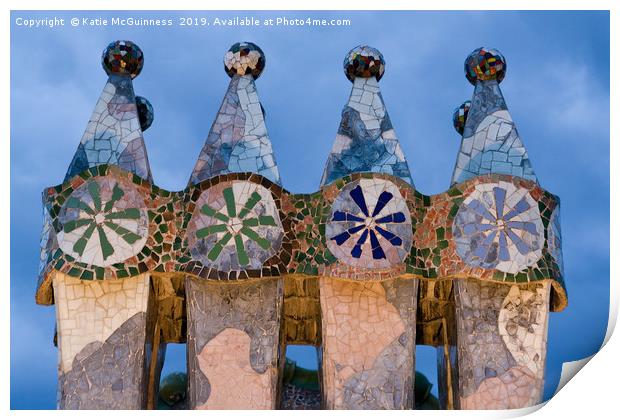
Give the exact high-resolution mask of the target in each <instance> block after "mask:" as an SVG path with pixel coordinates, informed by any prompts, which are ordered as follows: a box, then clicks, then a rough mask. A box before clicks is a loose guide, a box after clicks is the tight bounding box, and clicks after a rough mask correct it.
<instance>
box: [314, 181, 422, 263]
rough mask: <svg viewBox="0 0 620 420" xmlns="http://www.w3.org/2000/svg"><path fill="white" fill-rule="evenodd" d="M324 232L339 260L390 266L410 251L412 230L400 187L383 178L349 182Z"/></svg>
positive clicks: (334, 206)
mask: <svg viewBox="0 0 620 420" xmlns="http://www.w3.org/2000/svg"><path fill="white" fill-rule="evenodd" d="M325 235H326V239H327V247H328V248H329V250H330V251H331V252H332V254H334V256H336V257H337V258H338V259H339V260H340V261H342V262H344V263H346V264H349V265H351V266H354V267H364V268H388V267H391V266H393V265H395V264H399V263H402V262H403V261H404V259H405V257H406V256H407V255H408V254H409V252H410V250H411V242H412V238H413V231H412V227H411V218H410V216H409V210H408V208H407V203H406V202H405V200H404V198H403V197H402V195H401V194H400V192H399V190H398V187H396V185H394V184H393V183H392V182H390V181H387V180H383V179H361V180H359V181H355V182H351V183H350V184H348V185H346V186H345V187H344V188H343V189H342V191H341V192H340V194H339V195H338V197H337V198H336V200H335V201H334V204H333V206H332V217H331V220H330V222H329V223H328V224H327V228H326V232H325Z"/></svg>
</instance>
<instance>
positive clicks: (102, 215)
mask: <svg viewBox="0 0 620 420" xmlns="http://www.w3.org/2000/svg"><path fill="white" fill-rule="evenodd" d="M130 188H131V187H130ZM132 193H133V191H132ZM139 201H140V199H139V196H138V195H137V192H136V193H135V194H131V196H128V195H127V194H126V193H125V191H124V190H123V189H122V188H121V187H120V186H119V184H118V183H116V182H113V185H111V183H110V182H107V181H101V182H99V181H97V180H91V181H89V182H88V183H87V184H85V186H82V187H80V188H79V189H78V190H76V191H75V192H74V194H72V195H71V197H69V198H68V199H67V201H66V203H65V205H64V207H63V211H62V212H61V217H60V222H61V223H62V229H61V231H60V232H59V235H58V236H59V243H60V247H61V248H62V249H63V251H64V252H65V253H68V254H70V255H72V256H74V257H75V258H76V259H78V260H80V261H82V262H86V263H89V264H93V265H99V266H107V265H111V264H114V263H117V262H120V261H124V260H126V259H127V258H129V257H131V256H133V255H135V254H137V253H138V252H139V251H140V249H142V247H143V246H144V243H145V241H146V236H147V235H146V233H147V230H148V229H147V228H148V226H147V224H148V220H147V216H146V214H145V211H144V210H141V208H140V207H141V206H140V207H138V205H139V204H140V203H139Z"/></svg>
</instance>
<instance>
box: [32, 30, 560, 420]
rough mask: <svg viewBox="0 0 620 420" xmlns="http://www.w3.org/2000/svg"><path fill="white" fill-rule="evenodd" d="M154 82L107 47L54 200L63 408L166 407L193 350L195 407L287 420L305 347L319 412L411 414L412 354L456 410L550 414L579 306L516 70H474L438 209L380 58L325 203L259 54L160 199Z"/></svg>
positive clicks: (47, 298) (118, 47) (47, 230)
mask: <svg viewBox="0 0 620 420" xmlns="http://www.w3.org/2000/svg"><path fill="white" fill-rule="evenodd" d="M142 64H143V56H142V53H141V51H140V50H139V48H138V47H137V46H136V45H135V44H133V43H131V42H129V41H119V42H116V43H112V44H111V45H110V46H109V47H108V48H107V49H106V51H105V52H104V57H103V66H104V68H105V69H106V72H107V73H108V75H109V77H108V82H107V83H106V85H105V87H104V89H103V92H102V94H101V96H100V98H99V100H98V102H97V103H96V105H95V109H94V111H93V114H92V116H91V118H90V120H89V122H88V125H87V128H86V130H85V132H84V135H83V137H82V139H81V141H80V143H79V145H78V150H77V152H76V153H75V156H74V158H73V160H72V162H71V165H70V167H69V169H68V171H67V175H66V177H65V180H64V182H63V183H62V184H60V185H57V186H53V187H49V188H46V189H45V190H44V191H43V196H42V199H43V208H44V211H43V221H44V224H43V231H42V235H41V243H40V246H41V253H40V267H39V278H38V284H37V292H36V301H37V303H39V304H45V305H50V304H55V305H56V311H57V330H58V346H59V386H60V388H59V389H60V392H59V407H62V408H146V407H151V406H150V405H149V404H152V401H151V400H149V398H151V399H152V395H156V384H157V383H159V382H158V378H157V376H158V375H159V371H160V370H161V364H162V363H163V355H164V353H162V352H159V353H158V351H163V350H164V349H165V346H166V343H170V342H184V341H187V342H188V369H189V371H188V381H189V384H190V386H189V389H188V396H189V402H188V405H189V406H190V407H191V408H196V409H198V408H205V409H209V408H222V409H224V408H276V407H277V403H278V401H279V400H280V401H281V396H282V392H283V389H282V386H281V384H280V382H279V378H280V377H281V369H283V363H282V360H281V359H282V357H283V356H282V355H284V354H285V349H286V345H287V344H292V343H295V344H302V345H303V344H305V345H313V346H317V347H319V348H320V352H319V355H320V366H319V369H320V375H319V376H320V378H321V380H322V387H321V391H320V393H319V392H318V391H317V395H314V397H317V398H318V397H320V401H319V400H316V399H312V400H311V405H312V406H313V407H316V406H318V405H321V406H322V407H323V408H330V409H331V408H345V409H377V408H389V409H395V408H406V409H410V408H413V407H415V401H414V399H415V397H414V392H413V385H414V384H413V381H414V378H415V375H414V374H413V372H414V366H415V345H416V344H426V345H432V346H436V347H438V350H439V351H440V354H443V355H444V356H443V357H440V358H439V365H440V369H439V374H440V376H441V378H440V379H441V381H440V386H439V388H440V394H442V395H440V397H441V398H440V401H442V404H444V405H445V404H448V403H446V401H448V400H451V401H452V402H451V403H450V404H452V405H451V406H450V408H461V409H469V408H471V409H480V408H485V409H488V408H517V407H525V406H528V405H532V404H535V403H537V402H538V401H539V399H540V395H541V392H542V389H543V384H544V364H545V358H546V333H547V323H548V321H547V320H548V315H549V314H548V312H549V311H560V310H562V309H563V308H564V307H566V305H567V295H566V289H565V286H564V277H563V261H562V253H561V245H562V240H561V232H560V215H559V212H560V209H559V199H558V197H556V196H554V195H553V194H551V193H550V192H548V191H546V190H545V189H543V188H542V187H541V186H540V185H539V184H538V180H537V178H536V176H535V174H534V171H533V169H532V165H531V162H530V160H529V158H528V155H527V151H526V149H525V146H524V145H523V143H522V141H521V139H520V137H519V135H518V133H517V130H516V126H515V124H514V122H513V121H512V119H511V117H510V114H509V113H508V110H507V107H506V104H505V101H504V98H503V96H502V93H501V91H500V89H499V82H500V81H501V80H502V78H503V77H504V75H505V70H506V66H505V60H504V58H503V57H502V56H501V54H500V53H499V52H497V51H495V50H489V49H478V50H476V51H474V53H472V54H471V55H470V57H468V59H467V61H466V70H467V71H466V75H467V77H468V79H469V80H470V81H472V83H474V84H475V88H474V95H473V98H472V100H471V101H466V102H465V103H463V104H462V105H461V106H460V107H459V108H457V109H456V110H455V112H454V114H453V125H454V127H455V129H456V130H457V131H458V132H459V133H460V134H461V135H462V141H461V146H460V151H459V154H458V157H457V161H456V165H455V170H454V173H453V177H452V183H451V186H450V188H449V189H448V190H447V191H444V192H442V193H439V194H435V195H425V194H422V193H421V192H419V191H417V190H416V189H415V187H414V184H413V179H412V176H411V172H410V170H409V167H408V164H407V161H406V159H405V156H404V154H403V152H402V149H401V147H400V144H399V140H398V137H397V136H396V133H395V131H394V128H393V127H392V125H391V122H390V119H389V116H388V113H387V110H386V106H385V103H384V101H383V97H382V95H381V91H380V88H379V79H381V77H382V76H383V74H384V71H385V60H384V59H383V57H382V55H381V53H380V52H379V51H377V50H376V49H373V48H371V47H368V46H359V47H356V48H354V49H353V50H351V51H350V52H349V53H348V54H347V56H346V58H345V61H344V68H345V73H346V75H347V78H349V80H351V81H352V90H351V95H350V98H349V100H348V102H347V104H346V105H345V107H344V109H343V111H342V116H341V123H340V127H339V129H338V133H337V136H336V139H335V141H334V143H333V147H332V150H331V152H330V154H329V156H328V157H327V162H326V165H325V170H324V173H323V177H322V180H321V185H320V188H319V189H318V190H317V191H316V192H313V193H309V194H296V193H291V192H289V191H287V190H285V189H284V188H282V187H281V185H280V175H279V172H278V167H277V165H276V160H275V158H274V153H273V149H272V145H271V140H270V138H269V136H268V134H267V129H266V125H265V112H264V110H263V107H262V105H261V102H260V100H259V97H258V94H257V91H256V85H255V79H256V78H258V77H259V76H260V74H261V72H262V71H263V70H264V65H265V56H264V53H263V52H262V50H261V49H260V48H259V47H258V46H256V45H255V44H252V43H248V42H244V43H237V44H235V45H233V46H232V47H231V48H230V49H229V51H228V52H227V53H226V55H225V57H224V67H225V70H226V72H227V74H228V75H229V76H230V78H231V80H230V83H229V86H228V90H227V92H226V94H225V96H224V100H223V102H222V105H221V107H220V109H219V111H218V113H217V115H216V117H215V120H214V122H213V125H212V126H211V129H210V131H209V134H208V136H207V139H206V141H205V143H204V146H203V148H202V150H201V152H200V155H199V157H198V160H197V162H196V164H195V167H194V170H193V171H192V174H191V177H190V179H189V182H188V185H187V187H186V188H185V189H183V190H181V191H168V190H165V189H163V188H160V187H158V186H157V185H155V184H154V183H153V180H152V177H151V171H150V167H149V164H148V158H147V154H146V147H145V142H144V138H143V131H145V130H146V129H148V127H149V126H150V125H151V124H152V122H153V115H154V113H153V107H152V106H151V104H150V103H149V101H148V100H146V99H145V98H143V97H140V96H135V94H134V91H133V85H132V78H134V77H136V76H137V75H138V74H139V72H140V70H141V68H142ZM442 346H444V348H442ZM102 363H103V364H102ZM448 371H450V372H452V373H450V374H449V375H451V376H450V378H451V379H450V381H452V382H450V381H448V379H447V375H448V373H447V372H448ZM448 382H450V383H451V384H452V385H451V387H452V388H451V389H448V390H446V389H445V388H446V387H447V386H448V385H447V384H448ZM148 387H150V388H148ZM147 388H148V389H147ZM286 392H287V391H286V390H285V393H286ZM288 393H289V394H291V397H294V398H296V399H299V398H301V397H299V393H298V392H297V390H294V389H290V388H288ZM121 394H122V395H121ZM448 396H451V397H450V398H448ZM304 398H305V397H304ZM289 402H290V401H289ZM292 405H293V406H299V405H306V404H305V402H304V404H297V403H294V404H292ZM283 406H286V404H283ZM151 408H152V407H151Z"/></svg>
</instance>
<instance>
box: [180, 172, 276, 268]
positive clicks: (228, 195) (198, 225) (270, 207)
mask: <svg viewBox="0 0 620 420" xmlns="http://www.w3.org/2000/svg"><path fill="white" fill-rule="evenodd" d="M283 236H284V230H283V228H282V223H281V221H280V216H279V212H278V207H277V206H276V203H275V202H274V200H273V196H272V195H271V192H269V190H267V189H266V188H265V187H263V186H261V185H259V184H254V183H252V182H248V181H230V182H223V183H220V184H217V185H215V186H213V187H211V188H209V189H208V190H206V191H204V192H203V193H202V194H201V196H200V198H199V199H198V201H197V202H196V210H195V211H194V214H193V215H192V219H191V220H190V222H189V226H188V228H187V237H188V245H189V249H190V253H191V255H192V257H193V258H194V259H195V260H198V261H200V262H201V263H202V264H203V265H205V266H206V267H211V268H216V269H217V270H219V271H237V270H242V269H260V268H262V266H263V263H264V262H265V261H266V260H267V259H269V258H270V257H272V256H274V255H275V254H276V252H278V251H279V249H280V246H281V244H282V238H283Z"/></svg>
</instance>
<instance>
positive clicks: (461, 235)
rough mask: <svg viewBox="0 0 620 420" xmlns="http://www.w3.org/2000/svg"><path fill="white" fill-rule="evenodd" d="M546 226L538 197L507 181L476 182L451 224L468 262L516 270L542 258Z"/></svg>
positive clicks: (505, 270) (458, 250)
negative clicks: (541, 216) (541, 215)
mask: <svg viewBox="0 0 620 420" xmlns="http://www.w3.org/2000/svg"><path fill="white" fill-rule="evenodd" d="M543 229H544V228H543V224H542V219H541V218H540V213H539V210H538V204H537V203H536V201H534V199H533V198H532V197H531V196H530V194H529V193H528V191H527V190H526V189H524V188H517V187H515V186H514V185H513V184H511V183H508V182H499V183H490V184H479V185H476V189H475V190H474V192H472V193H471V194H470V195H469V196H468V197H467V198H466V199H465V200H464V201H463V203H461V205H460V207H459V210H458V213H457V214H456V217H455V218H454V223H453V227H452V230H453V234H454V240H455V242H456V251H457V253H458V255H459V256H460V257H461V258H462V259H463V261H464V262H465V263H466V264H468V265H471V266H474V267H482V268H495V269H497V270H501V271H504V272H506V273H513V274H514V273H517V272H519V271H521V270H523V269H524V268H526V267H529V266H531V265H533V264H534V263H536V262H537V261H538V260H539V259H540V257H541V256H542V248H543V244H544V234H543V231H544V230H543Z"/></svg>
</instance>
